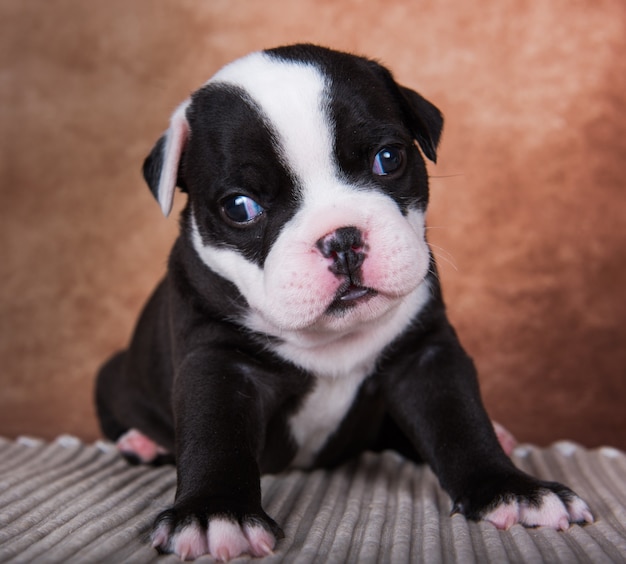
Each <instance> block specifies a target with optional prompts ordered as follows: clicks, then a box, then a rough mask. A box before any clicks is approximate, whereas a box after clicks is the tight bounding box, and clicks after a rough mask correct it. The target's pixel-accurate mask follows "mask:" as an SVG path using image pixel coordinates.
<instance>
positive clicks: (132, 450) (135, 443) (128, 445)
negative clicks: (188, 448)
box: [115, 429, 168, 464]
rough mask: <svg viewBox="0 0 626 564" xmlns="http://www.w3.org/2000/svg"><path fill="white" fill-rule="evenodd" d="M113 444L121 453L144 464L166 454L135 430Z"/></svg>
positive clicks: (165, 451)
mask: <svg viewBox="0 0 626 564" xmlns="http://www.w3.org/2000/svg"><path fill="white" fill-rule="evenodd" d="M115 444H116V446H117V449H118V450H119V451H120V452H121V453H123V454H126V455H132V456H136V457H137V458H138V459H139V460H140V461H141V462H143V463H144V464H148V463H150V462H152V461H154V460H155V459H156V458H157V456H159V455H160V454H168V452H167V450H165V449H164V448H163V447H161V446H159V445H158V444H157V443H155V442H154V441H153V440H151V439H149V438H148V437H146V436H145V435H144V434H143V433H141V432H139V431H137V429H131V430H130V431H127V432H126V433H124V434H123V435H122V436H121V437H120V438H119V439H117V442H116V443H115Z"/></svg>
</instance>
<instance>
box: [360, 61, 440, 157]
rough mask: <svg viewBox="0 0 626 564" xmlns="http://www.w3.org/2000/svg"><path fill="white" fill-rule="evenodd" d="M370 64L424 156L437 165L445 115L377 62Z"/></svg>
mask: <svg viewBox="0 0 626 564" xmlns="http://www.w3.org/2000/svg"><path fill="white" fill-rule="evenodd" d="M370 64H371V65H372V66H371V68H372V70H373V71H374V72H375V73H376V74H377V75H378V77H379V78H381V79H382V81H383V82H384V83H385V85H386V87H387V89H388V90H389V91H390V92H391V93H392V95H393V96H394V97H395V98H396V99H397V100H398V103H399V105H400V109H401V110H402V113H403V115H404V119H405V120H406V123H407V125H408V126H409V128H410V130H411V133H412V134H413V138H414V139H415V141H417V144H418V145H419V146H420V148H421V149H422V151H423V152H424V155H426V157H427V158H429V159H430V160H431V161H433V162H434V163H436V162H437V146H438V145H439V139H440V138H441V131H442V129H443V115H442V114H441V112H440V111H439V110H438V109H437V108H436V107H435V106H434V105H433V104H431V103H430V102H429V101H428V100H426V98H424V97H422V96H420V95H419V94H418V93H417V92H415V91H414V90H411V89H410V88H406V87H404V86H400V85H399V84H398V83H397V82H396V81H395V80H394V78H393V75H392V74H391V72H390V71H389V69H387V68H385V67H384V66H382V65H380V64H379V63H377V62H375V61H370Z"/></svg>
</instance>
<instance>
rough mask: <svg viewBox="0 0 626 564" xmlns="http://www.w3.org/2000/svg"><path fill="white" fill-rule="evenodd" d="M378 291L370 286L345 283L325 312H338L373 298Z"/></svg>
mask: <svg viewBox="0 0 626 564" xmlns="http://www.w3.org/2000/svg"><path fill="white" fill-rule="evenodd" d="M377 293H378V292H376V290H372V289H371V288H365V287H363V286H356V285H355V284H351V283H350V284H345V285H343V286H342V287H341V288H339V291H338V292H337V294H336V295H335V299H334V300H333V301H332V302H331V304H330V305H329V306H328V309H327V310H326V313H330V314H333V313H340V312H342V311H345V310H347V309H349V308H352V307H355V306H357V305H359V304H362V303H364V302H366V301H367V300H369V299H370V298H373V297H374V296H375V295H376V294H377Z"/></svg>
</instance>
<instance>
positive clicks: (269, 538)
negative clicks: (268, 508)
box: [152, 518, 276, 562]
mask: <svg viewBox="0 0 626 564" xmlns="http://www.w3.org/2000/svg"><path fill="white" fill-rule="evenodd" d="M170 534H171V537H170ZM275 545H276V538H275V537H274V535H273V534H272V533H271V532H269V531H268V530H266V529H265V528H263V527H262V526H260V525H253V524H245V525H244V526H243V527H242V526H241V525H239V523H236V522H234V521H229V520H227V519H221V518H213V519H209V522H208V524H207V530H206V531H205V529H204V527H202V526H201V525H200V523H198V521H197V520H195V519H194V520H192V521H191V522H190V523H188V524H187V525H185V526H184V527H182V528H181V529H180V530H176V531H174V532H173V533H170V531H169V525H168V524H167V523H161V524H160V525H159V526H158V527H157V528H156V529H155V531H154V532H153V534H152V546H154V547H161V548H163V549H166V550H169V551H171V552H173V553H174V554H176V555H178V556H179V557H180V558H181V559H182V560H195V559H196V558H199V557H200V556H202V555H203V554H207V553H208V554H211V556H212V557H213V558H215V559H216V560H218V561H220V562H227V561H229V560H231V559H233V558H237V557H238V556H241V555H243V554H250V555H251V556H257V557H263V556H268V555H269V554H271V553H272V550H273V549H274V546H275Z"/></svg>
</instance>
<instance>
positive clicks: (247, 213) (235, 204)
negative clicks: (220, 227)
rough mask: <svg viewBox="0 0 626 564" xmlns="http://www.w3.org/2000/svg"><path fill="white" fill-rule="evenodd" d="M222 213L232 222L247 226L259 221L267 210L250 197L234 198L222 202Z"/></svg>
mask: <svg viewBox="0 0 626 564" xmlns="http://www.w3.org/2000/svg"><path fill="white" fill-rule="evenodd" d="M222 211H223V212H224V215H225V216H226V218H227V219H229V220H230V221H233V222H235V223H238V224H245V223H250V222H252V221H254V220H255V219H257V218H258V217H259V216H260V215H261V214H262V213H263V212H264V211H265V210H264V209H263V207H262V206H261V205H260V204H258V203H257V202H255V201H254V200H253V199H252V198H249V197H248V196H232V197H230V198H226V199H225V200H224V201H223V202H222Z"/></svg>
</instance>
